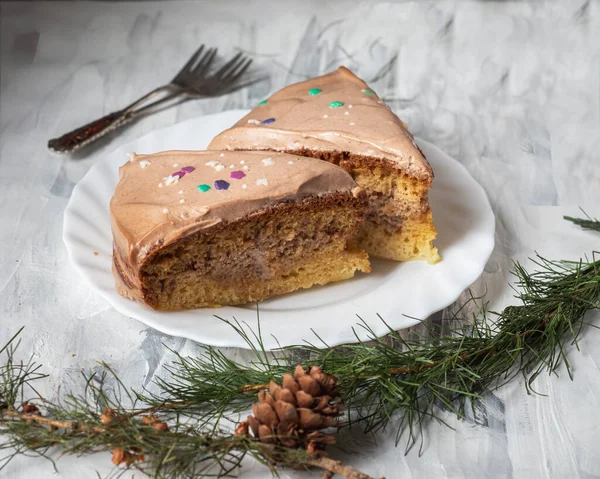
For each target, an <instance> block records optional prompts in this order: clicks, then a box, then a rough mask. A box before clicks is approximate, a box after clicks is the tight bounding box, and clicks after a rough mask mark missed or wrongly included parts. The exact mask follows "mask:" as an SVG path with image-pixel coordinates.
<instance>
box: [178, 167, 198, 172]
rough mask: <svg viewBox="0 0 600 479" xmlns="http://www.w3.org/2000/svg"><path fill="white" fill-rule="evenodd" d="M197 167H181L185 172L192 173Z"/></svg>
mask: <svg viewBox="0 0 600 479" xmlns="http://www.w3.org/2000/svg"><path fill="white" fill-rule="evenodd" d="M195 169H196V168H194V167H193V166H184V167H183V168H181V171H183V172H184V173H191V172H192V171H194V170H195Z"/></svg>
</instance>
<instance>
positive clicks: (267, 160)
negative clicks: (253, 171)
mask: <svg viewBox="0 0 600 479" xmlns="http://www.w3.org/2000/svg"><path fill="white" fill-rule="evenodd" d="M262 162H263V165H265V166H272V165H274V164H275V162H274V161H273V158H271V157H269V158H265V159H264V160H262Z"/></svg>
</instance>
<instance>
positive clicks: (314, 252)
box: [110, 151, 370, 310]
mask: <svg viewBox="0 0 600 479" xmlns="http://www.w3.org/2000/svg"><path fill="white" fill-rule="evenodd" d="M119 175H120V180H119V183H118V185H117V187H116V190H115V194H114V197H113V198H112V200H111V203H110V212H111V226H112V232H113V237H114V253H113V273H114V276H115V281H116V285H117V290H118V291H119V293H120V294H121V295H123V296H125V297H128V298H131V299H135V300H137V301H139V302H141V303H143V304H146V305H148V306H150V307H152V308H154V309H159V310H178V309H190V308H200V307H217V306H220V305H235V304H244V303H248V302H251V301H260V300H262V299H265V298H268V297H270V296H274V295H278V294H283V293H289V292H291V291H294V290H297V289H300V288H310V287H311V286H313V285H317V284H326V283H329V282H332V281H340V280H343V279H347V278H351V277H352V276H354V274H355V272H356V271H365V272H368V271H370V268H369V261H368V256H367V254H366V253H365V252H364V251H361V250H360V249H358V248H356V247H355V246H354V244H353V241H354V238H355V236H356V233H357V231H358V229H359V227H360V224H361V222H362V221H363V215H364V210H365V202H364V200H363V199H361V196H362V195H361V194H360V188H358V187H357V186H356V183H355V182H354V181H353V180H352V178H351V177H350V175H348V173H346V172H345V171H344V170H343V169H341V168H339V167H337V166H335V165H330V164H329V163H326V162H323V161H319V160H316V159H312V158H303V157H298V156H292V155H286V154H281V153H264V152H231V151H227V152H216V151H210V152H209V151H200V152H198V151H195V152H192V151H165V152H162V153H157V154H154V155H135V154H134V155H132V157H131V160H130V161H129V162H128V163H126V164H125V165H124V166H122V167H121V169H120V171H119Z"/></svg>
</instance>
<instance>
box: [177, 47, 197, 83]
mask: <svg viewBox="0 0 600 479" xmlns="http://www.w3.org/2000/svg"><path fill="white" fill-rule="evenodd" d="M203 50H204V45H200V48H198V50H196V52H195V53H194V54H193V55H192V56H191V57H190V59H189V60H188V61H187V62H186V64H185V65H183V68H182V69H181V70H179V71H178V72H177V75H175V78H173V81H175V79H176V78H178V77H180V76H181V75H184V74H185V73H186V72H187V71H188V70H189V69H190V68H191V66H192V65H193V64H194V63H196V60H197V59H198V57H199V56H200V54H201V53H202V51H203Z"/></svg>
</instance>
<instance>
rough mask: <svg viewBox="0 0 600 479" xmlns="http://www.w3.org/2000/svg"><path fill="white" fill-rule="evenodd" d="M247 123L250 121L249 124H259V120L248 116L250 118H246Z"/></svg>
mask: <svg viewBox="0 0 600 479" xmlns="http://www.w3.org/2000/svg"><path fill="white" fill-rule="evenodd" d="M248 123H250V124H251V125H260V121H258V120H254V119H252V118H250V119H249V120H248Z"/></svg>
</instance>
